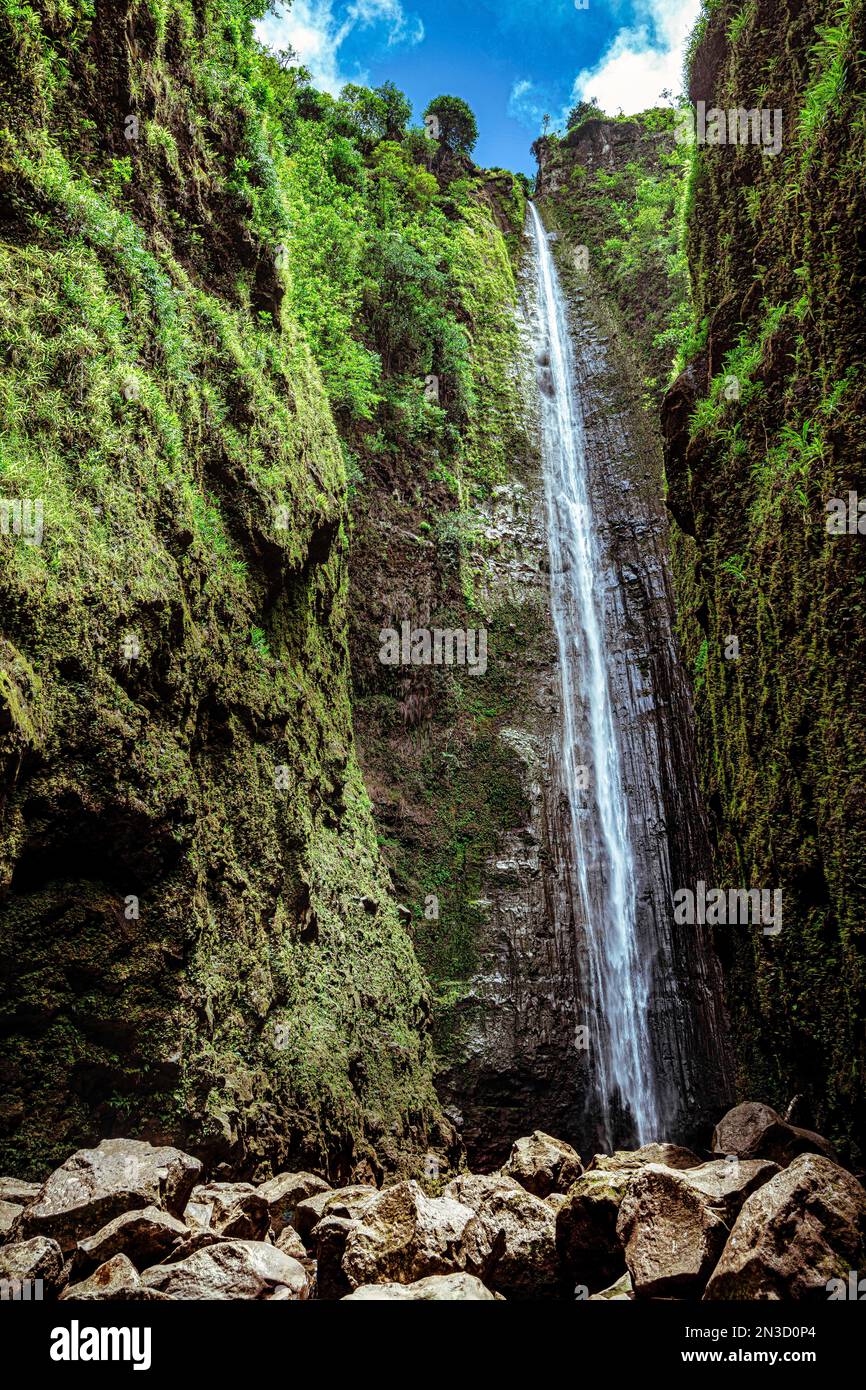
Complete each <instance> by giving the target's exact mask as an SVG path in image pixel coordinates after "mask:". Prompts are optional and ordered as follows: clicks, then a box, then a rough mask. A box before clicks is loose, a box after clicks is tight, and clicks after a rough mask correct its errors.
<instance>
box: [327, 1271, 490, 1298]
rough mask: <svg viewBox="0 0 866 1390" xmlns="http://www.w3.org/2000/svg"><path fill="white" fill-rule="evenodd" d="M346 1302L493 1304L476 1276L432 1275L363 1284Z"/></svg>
mask: <svg viewBox="0 0 866 1390" xmlns="http://www.w3.org/2000/svg"><path fill="white" fill-rule="evenodd" d="M342 1302H343V1303H446V1302H447V1303H494V1302H495V1298H494V1295H493V1294H492V1293H491V1292H490V1290H489V1289H486V1288H485V1287H484V1285H483V1284H482V1282H481V1280H480V1279H476V1278H475V1276H474V1275H473V1274H431V1275H430V1276H429V1277H428V1278H427V1279H418V1280H417V1281H416V1282H415V1283H414V1284H362V1285H361V1287H360V1288H358V1289H355V1291H354V1293H350V1294H346V1296H345V1298H343V1300H342Z"/></svg>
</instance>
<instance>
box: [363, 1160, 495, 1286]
mask: <svg viewBox="0 0 866 1390" xmlns="http://www.w3.org/2000/svg"><path fill="white" fill-rule="evenodd" d="M470 1235H472V1236H473V1237H476V1238H477V1237H478V1236H479V1235H480V1223H479V1221H478V1218H477V1216H476V1215H475V1213H474V1212H473V1211H472V1209H471V1208H470V1207H467V1206H464V1204H463V1203H462V1202H456V1201H455V1200H454V1199H453V1198H452V1197H427V1196H425V1194H424V1192H423V1191H422V1190H421V1188H420V1187H419V1185H418V1183H417V1182H415V1181H414V1180H410V1181H406V1182H399V1183H395V1184H394V1186H393V1187H386V1188H385V1189H384V1191H382V1192H379V1193H374V1194H373V1199H372V1201H371V1202H370V1203H369V1205H368V1206H367V1207H366V1209H365V1210H364V1211H363V1213H362V1215H361V1217H360V1219H359V1220H358V1221H357V1222H356V1223H355V1225H354V1228H353V1230H352V1231H350V1232H349V1235H348V1239H347V1241H346V1249H345V1253H344V1255H343V1260H342V1268H343V1272H344V1273H345V1274H346V1276H347V1278H348V1280H349V1283H350V1285H351V1287H352V1288H353V1289H354V1288H359V1287H360V1286H361V1285H362V1284H376V1283H384V1282H386V1281H391V1282H393V1283H396V1284H413V1283H415V1282H416V1281H417V1280H418V1279H423V1278H425V1277H426V1276H427V1275H428V1274H456V1273H458V1272H459V1271H461V1270H463V1269H464V1268H465V1265H466V1242H467V1237H469V1236H470Z"/></svg>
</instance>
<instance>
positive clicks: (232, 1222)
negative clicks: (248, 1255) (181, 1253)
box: [183, 1182, 271, 1240]
mask: <svg viewBox="0 0 866 1390" xmlns="http://www.w3.org/2000/svg"><path fill="white" fill-rule="evenodd" d="M183 1219H184V1221H185V1222H186V1224H187V1226H189V1227H190V1228H191V1229H192V1230H197V1231H214V1232H215V1233H216V1234H217V1235H218V1236H228V1237H231V1238H232V1239H235V1240H264V1238H265V1236H266V1235H267V1234H268V1231H269V1229H270V1225H271V1212H270V1208H269V1206H268V1204H267V1202H266V1200H265V1198H264V1197H263V1196H262V1195H261V1193H260V1192H259V1191H257V1189H256V1188H255V1187H253V1186H252V1184H251V1183H248V1182H210V1183H205V1184H203V1185H201V1186H198V1187H194V1188H193V1190H192V1195H191V1197H190V1199H189V1202H188V1203H187V1205H186V1209H185V1211H184V1214H183Z"/></svg>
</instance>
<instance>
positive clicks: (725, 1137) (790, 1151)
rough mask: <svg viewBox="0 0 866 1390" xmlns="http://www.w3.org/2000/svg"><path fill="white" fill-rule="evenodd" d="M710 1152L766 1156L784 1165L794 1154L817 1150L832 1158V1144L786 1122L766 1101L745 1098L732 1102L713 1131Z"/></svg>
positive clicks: (742, 1155) (757, 1156) (781, 1166)
mask: <svg viewBox="0 0 866 1390" xmlns="http://www.w3.org/2000/svg"><path fill="white" fill-rule="evenodd" d="M712 1148H713V1153H717V1154H735V1155H736V1156H737V1158H768V1159H770V1160H772V1162H773V1163H778V1165H779V1167H780V1168H785V1167H787V1165H788V1164H789V1163H790V1162H791V1160H792V1159H794V1158H796V1157H797V1155H798V1154H803V1153H820V1154H823V1155H824V1156H825V1158H829V1159H832V1160H833V1161H835V1158H836V1156H835V1154H834V1152H833V1149H832V1146H831V1145H830V1144H829V1143H828V1141H827V1140H826V1139H824V1138H822V1136H821V1135H820V1134H815V1133H814V1132H813V1131H812V1130H810V1129H800V1128H799V1126H797V1125H790V1124H788V1123H787V1121H785V1120H783V1119H782V1117H781V1115H778V1114H777V1113H776V1111H775V1110H771V1109H770V1106H769V1105H762V1104H761V1103H760V1102H759V1101H754V1100H748V1101H744V1102H743V1104H742V1105H736V1106H734V1108H733V1110H729V1111H728V1113H727V1115H725V1117H724V1119H722V1120H720V1121H719V1123H718V1125H717V1126H716V1128H715V1130H714V1131H713V1144H712Z"/></svg>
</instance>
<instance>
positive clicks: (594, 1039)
mask: <svg viewBox="0 0 866 1390" xmlns="http://www.w3.org/2000/svg"><path fill="white" fill-rule="evenodd" d="M530 215H531V221H532V230H533V238H534V244H535V257H534V268H535V282H536V293H537V302H536V313H535V315H534V324H535V328H534V332H535V355H536V364H537V371H538V380H539V389H540V396H541V422H542V449H543V459H544V477H545V488H546V496H547V511H548V538H549V549H550V573H551V603H552V608H553V619H554V624H555V628H556V635H557V642H558V646H559V671H560V681H561V691H562V709H563V719H562V776H563V785H564V788H565V792H566V795H567V800H568V811H569V824H570V831H571V837H572V841H573V844H572V846H570V850H571V852H570V853H569V854H567V855H565V856H564V860H565V862H567V863H568V864H569V865H570V874H571V878H572V882H571V884H570V890H571V899H572V908H573V915H574V921H575V926H576V929H577V930H578V931H581V930H582V931H584V932H585V935H586V957H587V960H588V967H587V968H588V976H589V978H588V979H587V980H586V981H585V982H584V983H585V987H586V988H587V990H588V993H589V998H588V1000H587V1001H586V1004H587V1008H588V1014H589V1016H588V1020H587V1021H588V1023H589V1026H590V1056H589V1061H590V1068H591V1073H592V1076H593V1084H594V1088H595V1091H596V1093H597V1101H598V1105H599V1111H600V1114H601V1117H602V1125H603V1131H604V1137H605V1138H606V1139H607V1142H608V1144H609V1145H612V1144H614V1143H615V1142H622V1141H623V1135H622V1122H623V1120H624V1119H625V1120H626V1122H627V1123H630V1127H631V1129H632V1132H633V1137H634V1139H635V1140H637V1142H638V1143H641V1144H643V1143H647V1142H650V1141H652V1140H656V1139H660V1138H661V1137H662V1135H661V1126H660V1116H659V1102H658V1098H657V1089H656V1084H655V1077H654V1064H653V1058H652V1052H651V1048H650V1042H649V1034H648V1026H647V1008H648V1003H649V994H650V973H651V961H649V960H647V959H644V958H642V953H641V950H640V943H639V940H638V931H637V911H636V886H635V866H634V856H633V853H632V848H631V843H630V839H629V825H628V811H627V805H626V798H625V793H624V790H623V785H622V766H621V757H620V751H619V745H618V739H617V728H616V720H615V716H614V710H613V705H612V701H611V693H610V682H609V678H608V663H607V652H606V649H605V635H604V609H603V604H604V593H603V590H602V587H601V584H600V573H601V571H600V564H599V560H598V554H597V545H596V538H595V523H594V518H593V515H592V508H591V505H590V499H589V490H588V486H587V472H586V469H587V464H586V452H585V446H584V426H583V419H582V415H581V408H580V401H579V399H578V394H577V390H576V386H575V362H574V355H573V349H572V343H571V336H570V332H569V327H568V320H567V315H566V307H565V301H564V298H563V294H562V290H561V287H560V283H559V278H558V275H557V271H556V267H555V265H554V262H553V257H552V255H551V252H550V246H549V244H548V238H547V234H546V232H545V230H544V226H543V224H542V222H541V218H540V217H539V215H538V212H537V211H536V209H535V207H534V205H532V204H530ZM645 954H646V953H645Z"/></svg>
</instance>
